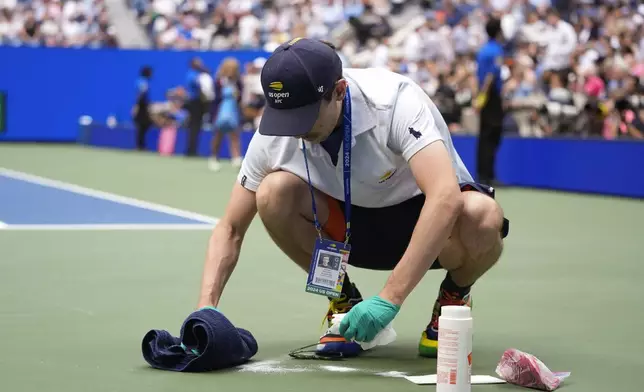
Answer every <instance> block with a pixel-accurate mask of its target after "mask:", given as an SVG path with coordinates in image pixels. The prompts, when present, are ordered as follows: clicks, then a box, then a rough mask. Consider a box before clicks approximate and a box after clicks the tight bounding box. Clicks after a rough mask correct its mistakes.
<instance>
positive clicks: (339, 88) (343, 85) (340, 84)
mask: <svg viewBox="0 0 644 392" xmlns="http://www.w3.org/2000/svg"><path fill="white" fill-rule="evenodd" d="M347 86H348V83H347V81H346V79H340V80H338V81H337V83H336V84H335V96H336V97H337V98H336V99H337V100H338V101H342V100H344V95H345V94H346V93H347Z"/></svg>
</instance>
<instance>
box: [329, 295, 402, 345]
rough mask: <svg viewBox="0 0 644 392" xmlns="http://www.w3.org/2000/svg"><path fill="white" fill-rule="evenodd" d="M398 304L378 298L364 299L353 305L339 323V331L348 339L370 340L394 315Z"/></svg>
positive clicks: (398, 307) (397, 309)
mask: <svg viewBox="0 0 644 392" xmlns="http://www.w3.org/2000/svg"><path fill="white" fill-rule="evenodd" d="M399 310H400V306H398V305H394V304H392V303H391V302H389V301H387V300H384V299H382V298H380V297H379V296H375V297H371V298H369V299H366V300H364V301H362V302H360V303H359V304H357V305H355V306H354V307H353V308H351V310H350V311H349V313H347V315H346V316H344V318H343V319H342V322H341V323H340V333H341V334H342V336H344V338H345V339H347V340H348V341H351V340H355V341H356V342H370V341H372V340H373V338H375V337H376V335H377V334H378V333H379V332H380V331H382V330H383V329H384V328H385V327H386V326H387V325H389V323H390V322H391V321H392V320H393V319H394V317H396V315H397V314H398V311H399Z"/></svg>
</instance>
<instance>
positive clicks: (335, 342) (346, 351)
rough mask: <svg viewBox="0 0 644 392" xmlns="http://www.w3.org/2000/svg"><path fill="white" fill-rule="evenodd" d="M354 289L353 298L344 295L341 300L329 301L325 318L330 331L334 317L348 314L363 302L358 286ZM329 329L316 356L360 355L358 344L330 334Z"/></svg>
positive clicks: (319, 343) (321, 339) (320, 342)
mask: <svg viewBox="0 0 644 392" xmlns="http://www.w3.org/2000/svg"><path fill="white" fill-rule="evenodd" d="M352 287H353V290H352V291H353V295H351V297H349V298H347V296H346V294H342V296H341V297H340V298H337V299H332V300H330V301H329V310H328V312H327V314H326V316H325V319H326V323H327V328H328V329H330V328H331V326H332V325H333V321H334V315H337V314H346V313H348V312H349V310H351V308H352V307H353V306H355V305H357V304H358V303H360V302H361V301H362V296H361V295H360V292H359V291H358V289H357V288H356V286H355V285H354V284H352ZM323 322H324V321H323ZM328 329H327V332H326V333H325V334H324V335H323V336H322V337H321V338H320V341H319V342H318V345H317V348H316V354H318V355H321V356H325V355H326V356H339V355H341V356H343V357H355V356H357V355H358V354H360V352H361V351H362V348H361V347H360V345H359V344H358V343H356V342H347V340H346V339H345V338H344V336H342V335H339V334H333V333H330V332H329V330H328Z"/></svg>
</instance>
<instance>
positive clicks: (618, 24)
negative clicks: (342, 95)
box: [133, 0, 644, 139]
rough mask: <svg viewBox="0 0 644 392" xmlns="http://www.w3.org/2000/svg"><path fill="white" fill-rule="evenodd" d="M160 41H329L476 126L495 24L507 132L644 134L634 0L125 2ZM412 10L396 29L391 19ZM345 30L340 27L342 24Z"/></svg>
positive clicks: (202, 45)
mask: <svg viewBox="0 0 644 392" xmlns="http://www.w3.org/2000/svg"><path fill="white" fill-rule="evenodd" d="M133 1H134V2H133V6H134V7H135V8H136V10H137V12H138V16H139V20H140V22H141V23H142V24H143V25H144V26H146V28H147V30H148V32H149V34H150V36H151V37H152V38H153V40H154V42H155V44H156V46H157V47H159V48H176V49H187V48H195V49H196V48H199V49H233V48H241V49H243V48H263V49H264V50H266V51H272V50H273V49H274V48H275V47H276V46H277V45H279V44H280V43H282V42H285V41H287V40H288V39H290V38H292V37H297V36H309V37H315V38H320V39H325V40H329V41H331V42H333V43H334V44H335V45H336V47H337V48H338V52H339V54H340V55H341V57H342V59H343V61H344V63H345V66H353V67H387V68H389V69H391V70H393V71H396V72H399V73H402V74H407V75H409V76H410V77H412V78H413V79H414V80H416V81H417V82H418V83H419V84H421V86H423V88H424V89H425V91H426V92H427V93H428V94H429V95H430V96H432V97H433V98H434V100H435V101H436V102H437V104H438V105H439V107H440V108H441V111H442V113H443V114H444V116H445V117H446V119H447V120H448V122H449V124H450V129H451V130H452V131H453V132H474V131H475V130H476V129H478V125H477V123H476V122H477V118H478V117H477V115H476V113H475V111H474V109H472V105H471V103H472V100H473V98H474V97H475V96H476V94H477V89H478V85H477V81H476V76H475V70H476V62H475V57H476V53H477V51H478V49H479V48H480V47H481V45H482V44H483V43H485V42H486V40H487V36H486V34H485V29H484V25H485V22H486V21H487V19H488V18H489V17H490V16H493V17H496V18H499V19H501V21H502V26H503V35H504V46H505V50H506V59H505V64H504V66H503V77H504V80H505V83H504V98H505V106H506V109H507V113H508V115H507V116H506V124H505V125H506V126H505V128H506V130H507V132H514V133H518V134H520V135H522V136H532V137H543V136H552V135H575V136H581V137H585V136H593V137H597V136H600V137H604V138H608V139H612V138H621V137H633V138H641V137H642V133H644V125H643V124H644V123H643V122H642V119H644V29H643V27H644V5H640V4H638V3H639V2H638V1H632V0H612V1H611V0H608V1H600V0H570V1H558V0H471V1H470V0H442V1H432V0H427V1H420V2H412V1H407V0H399V1H378V0H268V1H260V0H232V1H231V0H219V1H212V0H133ZM410 6H416V7H418V10H419V12H416V13H414V14H412V15H410V16H409V18H410V20H409V23H406V24H404V25H402V26H400V27H399V28H398V29H397V30H396V29H394V28H393V27H392V23H391V21H392V18H394V17H395V16H396V15H400V14H401V13H403V12H404V11H405V9H406V8H408V7H410ZM347 28H348V30H349V32H348V34H347V30H346V29H347Z"/></svg>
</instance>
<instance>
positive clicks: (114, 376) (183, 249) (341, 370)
mask: <svg viewBox="0 0 644 392" xmlns="http://www.w3.org/2000/svg"><path fill="white" fill-rule="evenodd" d="M0 167H5V168H9V169H13V170H17V171H21V172H25V173H31V174H35V175H38V176H42V177H46V178H51V179H56V180H60V181H65V182H68V183H73V184H78V185H82V186H85V187H89V188H92V189H98V190H102V191H107V192H111V193H115V194H118V195H125V196H129V197H133V198H136V199H140V200H145V201H150V202H154V203H159V204H163V205H167V206H171V207H175V208H180V209H184V210H189V211H193V212H197V213H201V214H204V215H209V216H214V217H217V216H221V214H222V213H223V210H224V207H225V203H226V200H227V197H228V193H229V189H230V186H231V184H232V183H233V181H234V179H235V172H234V171H233V169H232V168H231V167H228V166H227V167H225V169H224V170H223V171H222V172H219V173H212V172H209V171H208V170H207V166H206V162H205V161H204V160H202V159H187V158H182V157H172V158H162V157H159V156H157V155H155V154H153V153H137V152H131V151H108V150H99V149H89V148H83V147H76V146H60V145H54V146H43V145H37V146H34V145H19V144H5V145H0ZM1 191H2V190H1V189H0V192H1ZM498 200H499V201H500V203H501V205H502V206H503V208H504V210H505V214H506V216H507V217H508V218H509V219H510V220H511V229H510V235H509V238H508V239H507V242H506V248H505V252H504V254H503V256H502V259H501V260H500V262H499V263H498V265H497V266H495V267H494V268H493V270H491V271H490V272H489V273H488V274H487V275H486V276H485V277H484V278H483V279H482V280H480V281H479V282H478V283H477V284H476V285H475V287H474V291H473V295H474V299H475V304H476V305H475V309H474V331H475V332H474V334H475V336H474V349H473V374H487V375H495V373H494V370H495V367H496V364H497V363H498V361H499V359H500V357H501V354H502V353H503V351H504V350H506V349H508V348H518V349H520V350H524V351H526V352H529V353H532V354H534V355H536V356H537V357H538V358H540V359H541V360H542V361H543V362H545V364H546V365H548V366H549V367H550V368H551V369H552V370H555V371H570V372H572V375H571V376H570V377H569V378H568V379H567V380H566V381H565V382H564V384H563V386H562V387H561V390H562V391H568V392H600V391H609V390H614V391H620V392H625V391H641V390H642V387H641V386H640V383H639V382H638V381H637V379H636V378H637V374H638V372H639V371H641V369H643V368H644V356H643V355H642V350H643V349H644V338H643V337H642V336H643V335H642V330H644V305H643V303H644V285H642V279H643V278H644V262H643V259H642V250H644V245H642V244H643V243H644V241H643V238H644V237H642V233H643V231H642V229H641V222H643V221H644V203H642V201H640V200H626V199H618V198H606V197H601V196H584V195H572V194H564V193H554V192H545V191H534V190H522V189H500V190H498ZM42 203H47V200H42ZM208 237H209V231H207V230H197V231H185V230H183V231H172V230H166V231H162V230H157V231H143V230H141V231H131V230H130V231H96V230H95V231H55V230H50V231H28V230H27V231H12V230H0V333H1V334H2V337H3V344H2V346H3V348H2V354H0V380H1V382H2V388H1V389H2V390H3V391H8V392H9V391H11V392H22V391H37V392H42V391H48V392H53V391H64V392H87V391H92V392H108V391H128V392H129V391H230V392H232V391H255V390H258V391H269V392H273V391H274V392H278V391H279V392H284V391H302V390H306V391H307V392H316V391H330V390H336V389H337V390H341V391H358V390H369V391H372V392H385V391H420V390H428V389H429V390H434V387H432V386H417V385H414V384H412V383H411V382H410V381H407V380H406V379H404V378H399V377H391V376H392V375H394V374H400V373H406V374H408V375H420V374H430V373H435V365H436V363H435V360H431V359H423V358H419V357H418V356H417V351H416V345H417V342H418V338H419V336H420V333H421V330H422V329H423V328H424V327H425V325H426V323H427V322H428V320H429V317H430V314H431V310H432V305H433V301H434V299H435V296H436V293H437V289H438V284H439V283H440V281H441V280H442V278H443V275H444V273H443V272H438V271H434V272H429V273H428V274H427V276H426V278H425V279H424V280H423V282H422V283H421V285H420V286H419V287H418V288H417V289H416V290H415V292H414V293H413V294H412V295H411V297H410V298H409V300H408V301H407V302H406V303H405V304H404V307H403V309H402V311H401V313H400V314H399V316H398V318H397V319H396V320H395V323H394V327H395V329H396V331H397V333H398V339H397V340H396V341H395V342H394V343H392V344H391V345H390V346H386V347H381V348H377V349H375V350H374V351H372V352H369V353H367V354H365V355H364V356H363V357H360V358H357V359H350V360H346V361H342V362H320V361H297V360H294V359H290V358H289V357H288V356H287V352H288V351H289V350H290V349H293V348H297V347H300V346H304V345H306V344H311V343H314V342H315V341H316V340H317V338H318V337H319V335H320V334H321V333H322V329H321V321H322V317H323V315H324V313H325V311H326V306H327V305H326V300H325V299H324V298H322V297H320V296H316V295H312V294H307V293H305V292H304V283H305V278H306V277H305V275H304V274H303V273H302V272H301V271H300V270H299V269H298V268H297V267H296V266H295V265H294V264H293V263H292V262H290V261H289V260H288V259H287V258H286V256H284V255H283V254H281V252H280V251H279V250H278V248H277V247H276V246H275V245H274V244H273V243H272V242H271V241H270V239H269V237H268V235H267V234H266V233H265V232H264V229H263V227H262V225H261V222H260V221H259V220H258V219H256V220H255V221H254V223H253V225H252V226H251V229H250V231H249V233H248V234H247V236H246V239H245V244H244V246H243V249H242V253H241V258H240V261H239V264H238V266H237V269H236V271H235V273H234V274H233V277H232V278H231V280H230V282H229V284H228V287H227V289H226V291H225V294H224V297H223V302H222V304H221V310H222V311H223V312H224V313H225V314H226V315H227V317H228V318H229V319H230V320H231V321H232V322H233V323H234V324H235V325H236V326H238V327H243V328H246V329H249V330H250V331H251V332H252V333H253V334H254V335H255V337H256V338H257V340H258V343H259V347H260V349H259V353H258V354H257V356H256V357H255V358H254V359H253V362H251V364H249V366H245V367H242V368H240V369H234V370H230V371H224V372H213V373H207V374H179V373H173V372H164V371H158V370H153V369H151V368H150V367H149V366H148V365H147V363H145V361H144V360H143V358H142V356H141V338H142V337H143V335H144V334H145V333H146V332H147V331H148V330H150V329H166V330H168V331H170V332H171V333H173V334H175V335H178V333H179V328H180V326H181V323H182V322H183V320H184V318H185V317H186V316H187V315H188V314H189V313H190V312H191V311H192V310H193V309H194V306H195V305H196V301H197V295H198V290H199V284H200V275H201V269H202V265H203V259H204V256H205V252H206V243H207V240H208ZM350 271H351V276H352V281H355V282H356V283H357V284H358V285H359V287H360V289H361V291H362V293H363V295H365V296H369V295H372V294H375V293H377V292H378V290H379V289H380V288H381V287H382V285H383V284H384V281H385V279H386V277H387V273H386V272H373V271H365V270H356V269H351V270H350ZM387 372H390V373H388V376H387V375H382V374H379V373H387ZM394 372H399V373H394ZM473 389H474V390H475V391H489V392H493V391H515V390H516V391H518V390H521V388H518V387H515V386H510V385H488V386H474V387H473Z"/></svg>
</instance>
